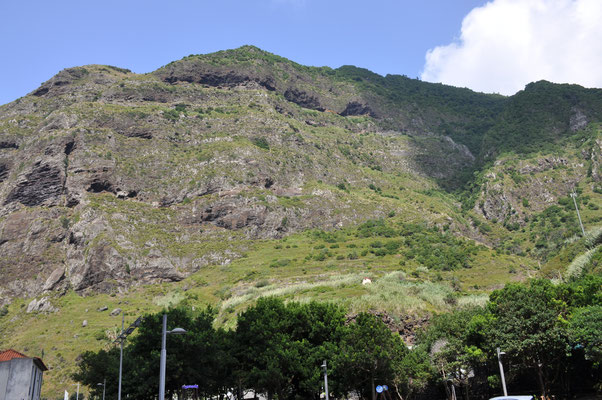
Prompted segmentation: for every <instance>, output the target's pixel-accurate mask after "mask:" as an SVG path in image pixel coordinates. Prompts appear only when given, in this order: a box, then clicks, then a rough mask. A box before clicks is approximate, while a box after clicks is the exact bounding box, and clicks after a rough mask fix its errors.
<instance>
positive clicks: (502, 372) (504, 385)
mask: <svg viewBox="0 0 602 400" xmlns="http://www.w3.org/2000/svg"><path fill="white" fill-rule="evenodd" d="M502 354H506V352H504V351H500V348H499V347H498V348H497V362H498V363H499V364H500V376H501V377H502V389H504V396H508V391H507V390H506V378H504V366H503V365H502V357H501V356H502Z"/></svg>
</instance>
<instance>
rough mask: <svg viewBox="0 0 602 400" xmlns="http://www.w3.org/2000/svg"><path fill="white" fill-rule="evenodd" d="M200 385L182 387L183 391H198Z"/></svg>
mask: <svg viewBox="0 0 602 400" xmlns="http://www.w3.org/2000/svg"><path fill="white" fill-rule="evenodd" d="M198 388H199V385H182V389H198Z"/></svg>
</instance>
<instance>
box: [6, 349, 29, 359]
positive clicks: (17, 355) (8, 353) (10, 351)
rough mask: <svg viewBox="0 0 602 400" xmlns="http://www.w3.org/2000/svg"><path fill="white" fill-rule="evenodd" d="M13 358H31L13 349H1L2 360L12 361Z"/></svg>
mask: <svg viewBox="0 0 602 400" xmlns="http://www.w3.org/2000/svg"><path fill="white" fill-rule="evenodd" d="M13 358H29V357H27V356H26V355H25V354H21V353H19V352H18V351H14V350H13V349H8V350H4V351H0V361H10V360H12V359H13Z"/></svg>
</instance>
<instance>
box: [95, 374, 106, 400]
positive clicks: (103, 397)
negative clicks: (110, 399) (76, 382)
mask: <svg viewBox="0 0 602 400" xmlns="http://www.w3.org/2000/svg"><path fill="white" fill-rule="evenodd" d="M96 386H102V400H105V389H106V388H107V378H105V380H104V383H97V384H96Z"/></svg>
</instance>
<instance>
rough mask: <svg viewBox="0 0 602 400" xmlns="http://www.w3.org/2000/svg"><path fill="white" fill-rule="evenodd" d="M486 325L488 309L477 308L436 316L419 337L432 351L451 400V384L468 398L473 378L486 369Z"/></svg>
mask: <svg viewBox="0 0 602 400" xmlns="http://www.w3.org/2000/svg"><path fill="white" fill-rule="evenodd" d="M487 326H488V321H487V316H486V313H485V310H484V309H482V308H479V307H474V308H468V309H461V310H456V311H454V312H452V313H445V314H440V315H437V316H435V317H434V318H433V320H432V322H431V324H430V326H429V327H428V329H427V330H426V331H425V332H423V333H422V334H421V335H420V337H419V339H420V343H421V345H423V346H426V348H427V349H429V350H430V355H431V361H432V362H433V365H434V367H435V369H436V370H437V371H438V373H439V378H440V382H441V383H442V384H443V385H444V387H445V390H446V393H447V396H448V397H449V398H451V397H452V394H451V392H450V390H449V385H448V383H449V382H450V381H451V383H452V384H453V385H455V386H458V387H460V388H462V389H463V390H464V393H465V397H466V398H469V392H470V386H471V385H470V383H471V382H470V381H471V379H470V378H471V377H475V371H483V370H484V369H485V368H484V364H485V362H486V359H487V356H486V353H485V351H484V350H483V346H484V338H485V337H486V331H487Z"/></svg>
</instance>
